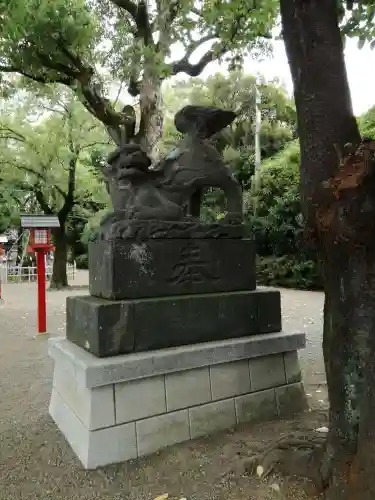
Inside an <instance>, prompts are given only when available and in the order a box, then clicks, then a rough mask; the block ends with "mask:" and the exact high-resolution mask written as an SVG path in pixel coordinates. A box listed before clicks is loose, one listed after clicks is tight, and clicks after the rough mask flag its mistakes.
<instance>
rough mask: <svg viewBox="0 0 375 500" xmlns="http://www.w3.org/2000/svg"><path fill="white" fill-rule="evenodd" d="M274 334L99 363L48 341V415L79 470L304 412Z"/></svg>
mask: <svg viewBox="0 0 375 500" xmlns="http://www.w3.org/2000/svg"><path fill="white" fill-rule="evenodd" d="M304 346H305V337H304V335H303V334H287V333H274V334H269V335H257V336H252V337H243V338H240V339H231V340H223V341H219V342H206V343H201V344H196V345H190V346H183V347H177V348H168V349H160V350H157V351H148V352H142V353H136V354H129V355H123V356H116V357H111V358H105V359H99V358H97V357H95V356H93V355H92V354H90V353H87V352H85V351H84V350H83V349H81V348H79V347H77V346H76V345H74V344H73V343H72V342H70V341H69V340H67V339H50V341H49V354H50V356H51V357H52V358H53V360H54V364H55V368H54V379H53V390H52V396H51V402H50V414H51V416H52V418H53V419H54V421H55V422H56V424H57V425H58V427H59V429H60V430H61V431H62V433H63V434H64V436H65V437H66V439H67V441H68V442H69V444H70V445H71V447H72V448H73V450H74V452H75V453H76V454H77V456H78V458H79V459H80V461H81V463H82V465H83V466H84V467H85V468H87V469H94V468H96V467H100V466H104V465H108V464H111V463H116V462H123V461H126V460H130V459H134V458H137V457H140V456H143V455H148V454H151V453H153V452H156V451H158V450H160V449H162V448H164V447H166V446H170V445H173V444H176V443H180V442H183V441H187V440H190V439H194V438H197V437H200V436H203V435H207V434H211V433H213V432H216V431H219V430H224V429H230V428H232V427H234V426H235V425H236V424H240V423H245V422H257V421H263V420H269V419H275V418H280V417H288V416H292V415H293V414H294V413H297V412H300V411H302V410H304V409H305V408H306V400H305V396H304V391H303V386H302V383H301V373H300V368H299V363H298V356H297V350H298V349H300V348H303V347H304Z"/></svg>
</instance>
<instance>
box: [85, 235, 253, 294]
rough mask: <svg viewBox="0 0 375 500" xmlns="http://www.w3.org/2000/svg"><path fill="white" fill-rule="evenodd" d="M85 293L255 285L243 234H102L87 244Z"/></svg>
mask: <svg viewBox="0 0 375 500" xmlns="http://www.w3.org/2000/svg"><path fill="white" fill-rule="evenodd" d="M89 271H90V272H89V275H90V295H93V296H95V297H102V298H104V299H110V300H123V299H138V298H145V297H166V296H173V295H188V294H197V293H215V292H233V291H238V290H254V289H255V286H256V282H255V243H254V241H252V240H247V239H225V238H223V239H208V238H193V239H162V240H158V239H150V240H148V241H136V240H133V241H132V240H124V239H117V240H102V241H95V242H91V243H90V244H89Z"/></svg>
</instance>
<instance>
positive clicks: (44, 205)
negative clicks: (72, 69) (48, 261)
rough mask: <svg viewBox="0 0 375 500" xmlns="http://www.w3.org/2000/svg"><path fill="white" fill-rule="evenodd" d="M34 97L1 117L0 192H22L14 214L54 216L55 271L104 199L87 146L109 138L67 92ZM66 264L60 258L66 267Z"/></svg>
mask: <svg viewBox="0 0 375 500" xmlns="http://www.w3.org/2000/svg"><path fill="white" fill-rule="evenodd" d="M34 101H35V98H33V96H32V95H28V96H26V98H25V96H24V98H23V101H22V102H23V105H22V106H19V107H18V108H17V110H15V111H13V113H12V114H11V113H9V115H8V117H6V115H5V116H4V118H3V119H2V120H1V122H0V168H1V182H0V188H1V191H0V192H3V193H10V194H11V193H20V194H21V199H20V200H19V203H14V204H13V205H12V207H13V208H12V210H13V216H16V215H17V212H19V211H27V212H31V213H32V212H34V213H35V212H40V211H42V212H44V213H46V214H52V213H55V214H56V215H57V216H58V218H59V221H60V227H61V230H60V231H57V230H56V232H55V233H54V238H55V245H56V254H55V255H56V258H55V261H54V273H55V265H56V266H58V263H59V262H60V261H59V259H60V258H62V259H65V261H66V244H67V243H71V244H73V245H74V242H75V241H76V240H77V239H78V240H79V238H80V237H79V236H78V237H77V234H76V233H77V230H78V231H79V226H80V225H81V229H82V228H83V225H84V224H85V223H86V221H87V219H88V218H89V217H90V216H91V214H92V213H94V212H95V211H97V210H98V209H100V208H102V207H103V206H105V205H106V204H107V203H108V196H107V193H106V190H105V187H104V184H103V182H102V181H101V180H100V179H99V178H98V177H97V176H95V175H93V173H92V171H91V170H90V168H89V167H88V163H89V162H90V161H91V157H90V151H91V149H92V148H93V147H94V146H95V147H98V145H102V146H101V147H103V148H106V147H108V140H107V138H106V134H105V132H104V130H103V129H102V128H101V127H100V126H99V124H98V123H95V121H94V120H93V119H92V117H91V116H90V115H89V113H88V112H87V111H86V110H85V109H84V108H83V106H82V105H81V104H80V103H79V102H77V101H76V99H72V96H71V95H70V96H69V95H67V94H66V92H61V93H60V94H59V95H56V96H54V98H53V101H52V102H51V101H50V100H48V99H46V98H44V99H40V100H37V102H36V103H35V102H34ZM40 109H41V110H42V114H41V115H40V114H38V113H37V111H38V110H40ZM19 196H20V195H18V197H19ZM13 199H14V200H16V197H15V196H13ZM82 221H83V224H82ZM66 238H68V240H67V239H66ZM60 250H61V253H60ZM65 268H66V266H65V265H63V264H61V269H63V270H64V272H65ZM54 276H55V274H54ZM62 279H63V280H64V279H65V278H64V277H63V278H62ZM53 281H54V279H53Z"/></svg>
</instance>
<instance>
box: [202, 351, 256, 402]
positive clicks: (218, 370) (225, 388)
mask: <svg viewBox="0 0 375 500" xmlns="http://www.w3.org/2000/svg"><path fill="white" fill-rule="evenodd" d="M210 377H211V391H212V399H213V400H214V401H215V400H218V399H226V398H231V397H233V396H238V395H239V394H245V393H247V392H250V371H249V362H248V360H245V359H243V360H240V361H232V362H230V363H222V364H220V365H214V366H211V367H210Z"/></svg>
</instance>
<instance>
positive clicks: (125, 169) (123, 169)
mask: <svg viewBox="0 0 375 500" xmlns="http://www.w3.org/2000/svg"><path fill="white" fill-rule="evenodd" d="M235 117H236V115H235V113H233V112H232V111H225V110H221V109H218V108H213V107H203V106H186V107H184V108H183V109H181V110H180V111H179V112H178V113H177V114H176V116H175V125H176V128H177V130H178V131H179V132H181V133H182V134H183V135H184V137H183V139H182V140H181V142H180V144H179V145H178V146H177V148H175V149H174V150H173V151H171V152H170V153H169V154H167V156H166V157H165V158H163V159H162V160H161V161H160V162H159V163H158V164H156V165H154V166H153V167H152V166H151V161H150V159H149V158H148V156H147V155H146V153H145V152H143V151H142V149H141V147H140V146H138V145H136V144H124V145H121V146H119V147H118V148H117V149H116V150H115V151H114V152H113V153H111V154H110V155H109V157H108V160H107V161H108V166H107V167H106V169H105V171H104V173H105V175H106V177H107V181H108V189H109V193H110V196H111V199H112V204H113V209H114V214H113V216H112V220H115V221H116V222H119V221H129V220H134V219H136V220H160V221H185V220H187V219H188V220H189V219H191V218H192V217H193V218H196V217H199V214H200V203H201V195H202V192H203V190H204V189H206V188H210V187H215V188H221V189H222V190H223V192H224V194H225V196H226V200H227V212H228V213H227V216H226V220H227V221H228V222H241V220H242V210H243V198H242V189H241V186H240V185H239V183H238V182H237V181H236V180H235V179H234V177H233V176H232V174H231V172H230V171H229V169H228V167H227V166H226V165H225V164H224V161H223V158H222V156H221V155H220V153H219V152H218V150H217V149H216V148H215V147H214V145H213V144H212V142H211V141H210V139H211V138H212V136H213V135H214V134H216V133H218V132H220V131H221V130H222V129H223V128H225V127H227V126H228V125H230V124H231V123H232V122H233V120H234V119H235Z"/></svg>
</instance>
